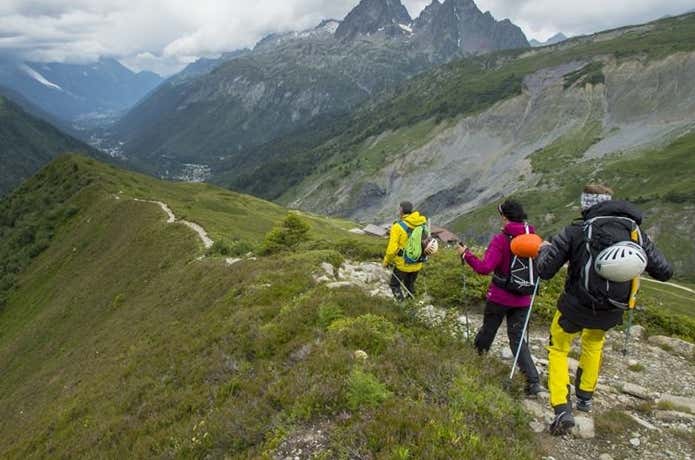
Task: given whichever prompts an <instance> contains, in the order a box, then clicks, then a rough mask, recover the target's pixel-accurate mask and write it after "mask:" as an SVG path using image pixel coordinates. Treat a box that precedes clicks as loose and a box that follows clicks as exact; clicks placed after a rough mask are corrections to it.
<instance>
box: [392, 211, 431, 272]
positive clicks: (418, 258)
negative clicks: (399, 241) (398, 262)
mask: <svg viewBox="0 0 695 460" xmlns="http://www.w3.org/2000/svg"><path fill="white" fill-rule="evenodd" d="M398 225H400V226H401V228H402V229H403V231H405V232H406V233H407V234H408V241H406V243H405V247H404V248H403V259H404V260H405V263H406V264H408V265H410V264H418V263H420V262H424V261H425V256H424V254H425V248H426V247H427V243H429V240H430V230H429V225H428V224H427V223H425V224H423V225H420V226H417V227H415V228H412V229H411V228H410V227H408V224H406V223H405V222H404V221H402V220H401V221H399V222H398Z"/></svg>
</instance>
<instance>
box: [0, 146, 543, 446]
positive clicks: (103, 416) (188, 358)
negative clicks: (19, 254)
mask: <svg viewBox="0 0 695 460" xmlns="http://www.w3.org/2000/svg"><path fill="white" fill-rule="evenodd" d="M75 164H76V165H78V169H79V171H80V173H81V174H82V175H84V177H90V178H92V180H91V182H90V183H89V184H87V185H82V186H81V187H80V188H79V191H77V192H76V193H74V194H72V195H70V196H69V197H67V198H66V200H65V202H64V203H63V204H62V205H63V206H72V207H75V208H76V209H77V210H78V211H77V212H76V213H75V214H73V215H71V216H70V217H68V218H66V219H64V220H61V221H60V223H59V224H58V225H56V228H55V232H54V234H53V236H52V238H51V239H50V242H49V245H48V246H47V247H46V248H45V249H44V250H43V251H41V252H40V253H38V254H37V255H35V256H34V257H33V258H32V259H31V260H30V263H29V264H28V265H26V266H25V267H24V268H23V269H22V270H21V271H20V272H19V273H17V281H16V283H15V285H14V287H13V289H12V290H11V292H10V295H9V298H8V301H7V304H6V305H5V307H4V308H3V309H2V311H0V368H1V369H3V376H2V379H0V413H2V414H3V416H2V417H0V431H2V433H3V437H2V439H1V440H0V457H2V458H27V457H28V458H42V457H43V458H45V457H52V458H53V457H57V458H73V457H95V456H99V457H107V458H121V457H135V458H151V457H163V458H206V457H211V458H221V457H231V458H269V457H272V455H273V452H274V451H275V449H276V448H277V446H278V445H279V444H280V443H282V442H283V441H284V440H287V439H291V438H292V436H293V435H294V434H295V433H299V432H303V431H304V430H306V429H307V428H308V427H311V426H313V425H314V424H317V423H320V424H322V426H325V430H326V433H327V437H328V439H327V445H328V447H327V448H326V451H325V452H324V453H323V455H324V457H325V458H343V457H348V456H355V455H357V456H360V457H367V456H369V457H372V458H390V457H391V456H393V455H395V454H399V453H400V455H401V456H403V455H405V453H407V454H408V455H410V456H411V457H410V458H452V457H456V456H460V455H463V456H466V457H471V458H472V457H475V458H501V457H509V458H529V459H530V458H538V457H539V456H540V455H541V451H540V447H539V445H538V444H537V441H536V440H535V438H534V435H533V433H531V432H530V430H529V429H528V426H527V424H528V419H527V417H526V415H525V414H524V412H523V411H522V409H521V407H520V405H519V404H518V403H517V401H516V400H515V398H516V396H517V395H518V394H519V392H520V388H519V387H515V389H514V390H513V391H512V392H511V393H508V392H505V391H503V390H502V388H501V382H502V381H503V380H504V374H505V370H504V369H505V367H504V366H503V365H502V364H501V363H499V362H490V361H489V360H484V359H483V358H480V357H478V356H477V355H476V353H475V352H474V351H473V350H472V349H471V348H470V347H468V346H466V345H465V343H462V342H461V341H460V340H458V339H456V338H455V337H453V336H452V335H451V334H448V333H443V331H442V330H440V329H429V328H426V327H424V326H422V325H421V324H420V323H418V322H417V321H415V320H414V319H413V318H412V316H411V315H410V314H409V313H408V311H407V310H403V309H400V308H397V307H396V306H395V305H394V304H393V303H392V302H390V301H387V300H381V299H377V298H372V297H369V296H368V295H366V294H365V293H363V292H361V291H360V290H358V289H355V288H346V289H340V290H329V289H327V288H326V287H325V286H321V285H316V284H315V282H314V281H313V276H312V274H313V273H314V272H316V271H318V266H319V264H320V262H323V261H325V262H329V263H336V262H338V261H339V260H341V258H342V257H345V256H346V254H348V253H350V252H352V253H357V254H362V255H365V256H366V255H369V254H371V253H372V252H373V251H374V249H373V248H372V243H371V241H372V240H369V241H367V240H363V239H360V238H357V239H353V240H349V238H350V236H349V235H345V234H346V233H347V232H346V231H345V230H343V229H342V228H343V227H345V226H349V225H347V223H345V222H341V221H333V220H330V219H325V218H315V217H312V216H301V218H302V219H305V220H306V222H308V223H309V224H310V225H311V226H312V230H311V231H310V233H309V235H308V237H309V241H306V242H305V243H304V246H302V245H300V246H299V247H296V248H295V249H292V250H285V251H281V252H278V253H274V254H272V255H270V256H265V257H263V256H262V257H259V258H258V259H257V260H244V261H242V262H240V263H239V264H237V265H235V266H233V267H228V266H226V265H225V264H224V262H223V261H222V260H221V259H220V258H219V257H208V258H206V259H203V260H199V256H200V255H201V254H202V253H203V249H202V247H201V244H200V242H199V240H198V238H197V236H196V235H195V234H194V233H193V232H191V231H190V230H189V229H188V228H187V227H185V226H183V225H174V224H169V225H168V224H166V223H165V216H164V214H163V213H162V211H161V210H160V209H159V208H158V207H156V206H154V205H149V204H146V203H139V202H135V201H133V200H130V199H128V198H129V197H133V196H139V197H142V198H147V199H157V200H163V201H166V202H168V203H170V204H171V206H172V208H173V209H174V211H175V212H177V213H181V214H184V215H185V216H186V217H187V218H191V219H195V220H196V221H198V222H200V223H201V224H203V225H205V226H209V228H210V230H211V233H212V234H213V235H228V234H231V233H233V232H234V234H237V233H238V234H239V237H240V238H241V241H247V240H246V238H249V240H248V241H249V242H251V243H256V242H258V241H260V240H259V238H262V236H263V235H257V232H259V231H266V232H267V231H270V229H271V228H272V227H273V226H274V225H275V224H277V223H279V222H280V221H281V220H282V219H284V218H285V216H286V211H285V210H283V209H281V208H279V207H277V206H275V205H271V204H267V203H263V202H260V201H258V200H254V199H252V198H245V197H242V196H240V195H237V194H233V193H231V192H224V191H222V190H220V189H215V188H213V187H209V186H192V185H185V184H167V183H161V182H158V181H155V180H153V179H149V178H146V177H144V176H139V175H135V174H131V173H125V172H122V171H118V170H116V169H114V168H111V167H108V166H104V165H100V164H98V163H95V162H93V161H91V160H86V159H83V158H79V157H64V158H62V159H60V160H59V161H57V162H56V163H54V164H52V165H51V166H50V167H49V168H48V169H47V170H46V171H45V176H44V178H43V179H37V180H36V181H35V182H32V183H31V184H33V185H34V186H36V187H38V188H40V189H44V191H45V192H49V191H50V190H53V187H54V186H53V185H52V184H51V180H50V177H54V176H55V177H58V178H59V177H61V176H62V173H66V172H67V175H66V176H65V180H66V181H68V182H71V183H72V182H74V181H76V178H74V177H72V176H71V175H70V174H69V171H70V170H71V169H72V165H75ZM120 191H122V192H123V193H122V194H119V192H120ZM24 192H25V193H27V194H29V195H35V198H37V199H38V198H40V196H41V195H40V193H39V192H38V191H37V190H36V189H35V188H31V187H30V188H27V189H25V190H24ZM42 193H43V192H42ZM114 194H115V195H116V196H120V199H115V198H114ZM12 200H19V201H21V200H22V198H21V197H20V196H19V195H14V196H13V198H12ZM256 205H257V206H256ZM242 210H243V211H245V212H246V213H247V215H246V216H245V217H244V218H241V217H239V215H232V216H225V215H224V214H225V211H229V212H230V213H231V214H234V212H235V211H238V212H237V214H240V213H241V211H242ZM256 210H257V211H256ZM0 215H2V216H4V213H0ZM259 221H260V224H259ZM344 241H351V243H350V244H344V243H343V242H344ZM0 244H5V241H4V240H3V241H1V242H0ZM383 244H384V241H382V240H378V245H379V246H381V247H382V249H383ZM312 246H315V247H312ZM341 251H345V253H343V252H341ZM357 348H360V349H364V350H365V351H366V352H367V353H368V355H369V356H368V358H367V360H359V361H357V360H356V359H355V358H354V356H353V352H354V351H355V350H356V349H357ZM510 433H512V434H513V435H511V436H510Z"/></svg>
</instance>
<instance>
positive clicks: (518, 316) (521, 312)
mask: <svg viewBox="0 0 695 460" xmlns="http://www.w3.org/2000/svg"><path fill="white" fill-rule="evenodd" d="M498 211H499V213H500V217H501V219H502V231H501V232H500V233H498V234H496V235H494V236H493V237H492V240H491V241H490V244H489V245H488V247H487V249H486V250H485V255H484V256H483V259H482V260H481V259H479V258H478V257H476V256H475V254H473V253H472V252H471V250H470V249H469V248H468V247H467V246H465V245H463V244H462V245H460V246H459V247H458V252H459V254H460V255H461V260H462V262H463V263H467V264H468V265H470V266H471V268H472V269H473V270H474V271H475V272H477V273H479V274H481V275H489V274H490V273H494V274H495V276H496V277H498V279H506V278H507V277H509V266H510V264H511V260H512V257H513V255H512V251H511V249H510V247H509V245H510V241H511V239H512V238H513V237H515V236H517V235H521V234H522V233H526V226H527V225H528V224H527V223H526V219H527V216H526V213H525V212H524V208H523V207H522V206H521V204H520V203H518V202H517V201H514V200H506V201H505V202H504V203H502V204H501V205H500V206H499V207H498ZM529 230H530V232H531V233H533V232H535V229H534V228H533V227H532V226H529ZM499 284H503V283H499ZM530 304H531V296H528V295H517V294H513V293H511V292H508V291H506V290H504V289H503V288H502V287H500V286H498V285H497V284H495V283H494V282H491V283H490V286H489V288H488V291H487V303H486V305H485V313H484V317H483V326H482V327H481V328H480V330H479V331H478V334H477V335H476V337H475V348H476V349H477V350H478V353H481V354H482V353H485V352H487V351H488V350H490V346H491V345H492V342H493V341H494V340H495V336H496V335H497V330H498V329H499V327H500V325H501V324H502V320H504V319H505V318H506V320H507V336H508V337H509V346H510V348H511V350H512V353H514V354H516V351H517V348H518V347H519V341H521V340H522V339H523V338H522V336H521V335H522V331H523V328H524V322H525V319H526V314H527V313H528V309H529V306H530ZM519 368H520V369H521V372H522V373H523V374H524V375H525V376H526V382H527V384H526V393H527V394H528V395H531V396H534V395H536V394H538V393H540V391H541V386H540V383H539V377H538V371H537V370H536V366H535V364H534V363H533V359H532V358H531V353H530V352H529V349H528V343H527V342H526V340H523V345H522V347H521V353H520V355H519Z"/></svg>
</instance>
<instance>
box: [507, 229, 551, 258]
mask: <svg viewBox="0 0 695 460" xmlns="http://www.w3.org/2000/svg"><path fill="white" fill-rule="evenodd" d="M542 243H543V238H541V237H540V236H538V235H536V234H535V233H526V234H523V235H518V236H515V237H514V238H512V242H511V244H510V246H511V250H512V254H514V255H515V256H517V257H524V258H529V257H530V258H535V257H537V256H538V253H539V252H540V250H541V244H542Z"/></svg>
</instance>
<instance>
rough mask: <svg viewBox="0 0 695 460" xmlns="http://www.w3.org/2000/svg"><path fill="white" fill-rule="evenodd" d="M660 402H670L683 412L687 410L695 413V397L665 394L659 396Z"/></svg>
mask: <svg viewBox="0 0 695 460" xmlns="http://www.w3.org/2000/svg"><path fill="white" fill-rule="evenodd" d="M658 402H659V403H666V404H669V405H671V406H673V408H674V409H675V410H677V411H679V412H683V411H684V410H685V411H687V412H690V413H691V414H695V399H693V398H686V397H685V396H674V395H670V394H663V395H661V398H659V400H658Z"/></svg>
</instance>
